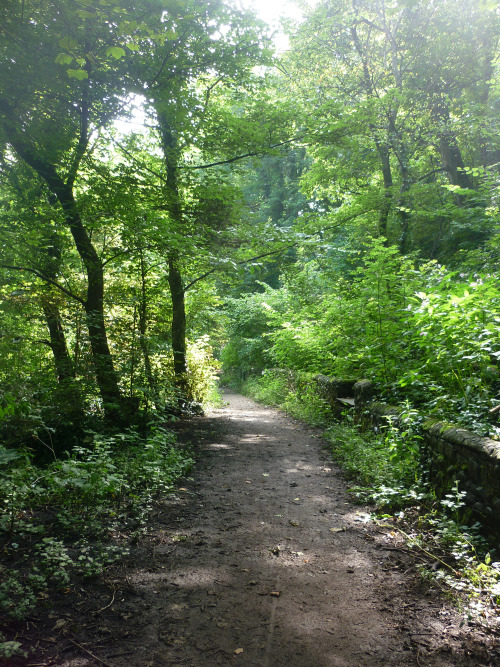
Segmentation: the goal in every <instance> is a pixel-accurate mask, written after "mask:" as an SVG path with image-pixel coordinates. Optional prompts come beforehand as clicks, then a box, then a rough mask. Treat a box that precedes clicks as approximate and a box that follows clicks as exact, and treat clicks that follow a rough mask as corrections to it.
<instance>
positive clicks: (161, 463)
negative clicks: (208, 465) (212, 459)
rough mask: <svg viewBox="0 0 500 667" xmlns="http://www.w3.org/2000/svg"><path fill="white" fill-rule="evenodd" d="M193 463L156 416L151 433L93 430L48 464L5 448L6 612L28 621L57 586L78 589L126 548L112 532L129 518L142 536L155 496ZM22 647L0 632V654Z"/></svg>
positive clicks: (2, 536)
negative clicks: (110, 433) (80, 443)
mask: <svg viewBox="0 0 500 667" xmlns="http://www.w3.org/2000/svg"><path fill="white" fill-rule="evenodd" d="M192 463H193V460H192V458H191V456H190V453H189V452H187V451H186V450H184V449H182V448H181V447H178V446H176V444H175V437H174V435H173V433H172V432H171V431H169V430H168V429H166V428H164V427H163V426H161V425H159V424H151V425H150V428H149V432H148V434H147V435H142V434H140V433H138V432H137V431H136V430H133V429H129V430H127V431H126V432H123V433H119V434H117V435H113V436H103V435H100V434H96V433H88V434H87V441H86V444H85V446H81V447H77V448H75V449H74V450H73V451H72V452H71V454H67V455H66V456H65V457H64V458H55V459H54V461H53V462H52V463H51V464H49V465H47V466H45V467H39V466H37V465H35V464H34V462H33V460H32V456H31V455H30V453H29V452H28V451H24V452H21V451H13V450H7V449H5V448H3V447H0V503H1V505H0V507H1V511H0V544H1V560H0V612H1V613H2V614H3V615H5V616H6V617H7V618H11V619H14V620H18V621H19V620H22V619H24V618H26V617H27V615H28V614H29V613H30V612H31V611H32V610H33V609H34V608H35V607H36V606H37V605H38V604H41V603H42V604H48V601H49V599H50V595H51V591H63V592H65V593H71V590H72V589H73V588H74V587H75V586H76V585H77V582H78V581H81V580H82V579H83V580H85V579H89V578H92V577H96V576H98V575H100V574H101V573H102V572H103V571H104V570H105V569H106V568H107V567H109V566H110V565H111V564H112V563H114V562H116V561H117V560H119V559H121V558H123V557H124V556H126V555H127V553H128V551H129V549H128V547H127V546H126V545H125V544H123V543H121V542H120V541H119V540H118V541H117V543H115V544H112V543H111V541H112V538H113V537H114V536H116V535H117V534H119V533H120V530H122V529H124V528H129V529H130V527H131V526H133V529H134V531H135V535H136V536H139V535H140V534H141V531H143V530H144V527H145V523H146V520H147V517H148V514H149V512H150V509H151V503H152V501H153V499H154V498H155V497H156V496H158V495H159V494H165V493H168V492H169V491H171V490H172V489H173V486H174V483H175V481H176V480H177V479H179V478H180V477H181V476H184V475H185V474H186V473H188V472H189V470H190V468H191V466H192ZM115 542H116V540H115ZM14 643H15V642H14ZM18 649H19V647H16V646H14V644H13V642H7V641H2V636H1V635H0V657H10V656H11V655H15V654H16V653H15V651H16V650H18Z"/></svg>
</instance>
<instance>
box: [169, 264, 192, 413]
mask: <svg viewBox="0 0 500 667" xmlns="http://www.w3.org/2000/svg"><path fill="white" fill-rule="evenodd" d="M176 260H177V257H176V255H175V254H174V253H172V254H171V255H170V256H169V258H168V284H169V287H170V295H171V298H172V349H173V353H174V375H175V384H176V386H177V388H178V389H179V390H180V391H181V392H182V393H183V394H184V396H185V398H186V400H188V401H189V400H191V398H192V397H191V392H190V390H189V384H188V380H187V358H186V352H187V349H186V305H185V300H184V286H183V284H182V276H181V273H180V271H179V268H178V265H177V261H176Z"/></svg>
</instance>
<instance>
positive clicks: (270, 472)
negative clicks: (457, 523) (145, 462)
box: [42, 394, 494, 667]
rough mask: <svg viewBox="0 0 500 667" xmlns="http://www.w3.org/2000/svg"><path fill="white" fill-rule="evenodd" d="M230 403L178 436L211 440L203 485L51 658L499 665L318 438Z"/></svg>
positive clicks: (181, 495) (148, 664)
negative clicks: (428, 584) (367, 509)
mask: <svg viewBox="0 0 500 667" xmlns="http://www.w3.org/2000/svg"><path fill="white" fill-rule="evenodd" d="M225 398H226V400H227V401H228V404H227V405H226V406H225V407H223V408H222V409H219V410H216V411H214V412H213V413H211V414H210V415H208V416H207V417H197V418H194V419H193V420H190V424H189V429H188V430H187V431H186V429H187V428H188V427H187V425H185V424H184V425H181V426H180V432H179V438H180V439H181V440H182V439H186V438H188V437H189V438H191V439H193V438H194V439H195V440H196V441H198V442H199V443H201V444H200V445H199V455H200V459H199V463H198V464H197V466H196V468H195V470H194V472H193V478H192V479H191V480H188V481H187V483H186V486H185V487H183V488H182V489H180V490H179V491H178V493H177V494H176V496H174V497H173V498H170V499H167V500H166V501H165V502H162V503H160V504H159V505H158V506H157V507H156V508H155V511H154V512H153V515H152V517H151V522H152V523H151V526H150V530H149V533H148V534H147V536H146V537H145V538H144V539H143V540H141V541H140V542H139V544H138V545H137V547H136V552H135V556H134V554H132V556H134V557H133V559H132V560H131V561H130V562H129V563H128V564H127V566H126V568H125V571H118V572H113V573H112V575H111V577H110V579H109V582H108V585H109V590H107V591H106V590H102V589H101V594H102V599H99V595H98V594H97V593H96V597H95V599H92V600H89V601H88V602H87V603H86V605H82V608H81V609H80V612H81V614H82V615H80V617H79V620H77V621H76V625H75V624H73V626H72V628H73V629H72V634H71V635H70V636H71V637H72V638H73V639H69V642H70V643H69V644H67V645H66V648H65V649H64V651H63V652H61V653H59V656H58V659H56V660H55V662H50V663H48V662H46V663H42V664H52V665H61V666H65V667H83V666H90V665H97V664H102V665H105V666H106V665H107V666H111V667H163V666H165V667H166V666H169V667H175V666H178V667H185V666H191V667H211V666H212V665H214V666H215V665H238V666H240V667H243V666H244V667H279V666H285V665H286V666H287V667H358V666H359V667H363V666H365V665H366V666H367V667H368V666H370V667H374V666H378V665H380V666H389V665H394V666H401V667H403V666H406V665H417V666H421V667H424V666H425V667H444V666H448V665H449V666H450V667H451V665H454V666H456V665H475V666H476V667H477V666H478V665H492V664H494V662H492V661H491V653H489V652H488V651H486V650H485V649H483V648H481V647H480V646H479V644H478V643H477V641H476V643H474V641H473V636H472V634H468V631H467V630H459V622H460V618H459V616H458V615H457V614H456V613H455V612H454V611H453V610H452V609H451V608H450V607H449V606H447V604H446V603H445V602H443V600H442V599H438V598H437V597H436V596H435V594H434V593H432V594H429V592H428V591H427V594H426V591H425V590H422V589H420V588H419V585H418V577H417V576H416V575H415V570H414V568H413V564H412V561H411V560H410V559H409V557H408V556H407V555H406V554H405V553H404V552H403V551H399V550H398V549H397V545H396V544H395V542H394V535H391V534H390V531H389V530H388V529H385V528H380V527H378V528H377V527H374V526H373V524H372V525H369V524H367V523H365V522H364V521H363V517H364V513H363V508H361V509H360V508H359V506H355V505H353V504H352V503H351V502H350V500H349V497H348V494H347V492H346V486H345V483H344V481H343V480H342V477H341V475H340V474H339V472H338V471H337V470H336V469H335V468H334V467H333V466H332V465H331V464H330V462H329V455H328V452H327V451H326V450H325V449H324V447H323V443H322V441H321V439H320V438H319V437H318V433H317V432H315V431H314V430H311V429H308V428H307V427H304V426H303V425H301V424H299V423H298V422H295V421H294V420H292V419H290V418H288V417H286V416H284V415H283V414H282V413H279V412H277V411H275V410H272V409H268V408H265V407H263V406H260V405H257V404H256V403H254V402H253V401H251V400H249V399H246V398H243V397H241V396H237V395H234V394H226V396H225ZM110 598H111V603H109V600H110ZM86 606H88V607H89V608H90V607H92V609H93V610H94V615H93V617H92V622H90V621H89V620H88V618H87V619H86V617H85V614H84V607H86ZM95 610H98V611H97V612H96V611H95ZM87 617H88V615H87ZM476 638H477V632H476ZM61 641H63V637H61ZM61 645H62V644H61ZM474 647H475V648H474ZM488 655H489V656H490V657H488ZM92 656H94V657H95V656H97V657H98V658H99V659H100V662H97V661H96V660H95V659H94V658H93V657H92ZM481 656H482V657H481Z"/></svg>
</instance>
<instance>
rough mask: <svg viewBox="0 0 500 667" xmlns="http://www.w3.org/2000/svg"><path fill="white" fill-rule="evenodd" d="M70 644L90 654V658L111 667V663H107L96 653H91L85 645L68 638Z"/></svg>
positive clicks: (105, 666)
mask: <svg viewBox="0 0 500 667" xmlns="http://www.w3.org/2000/svg"><path fill="white" fill-rule="evenodd" d="M68 641H70V642H71V643H72V644H74V645H75V646H76V647H78V648H79V649H80V650H82V651H83V652H84V653H86V654H87V655H90V657H91V658H94V660H97V662H99V663H100V664H101V665H104V667H112V665H110V664H109V662H106V661H105V660H103V659H102V658H98V657H97V656H96V655H94V654H93V653H92V651H89V650H88V649H86V648H85V646H82V645H81V644H79V643H78V642H75V641H74V640H73V639H69V640H68Z"/></svg>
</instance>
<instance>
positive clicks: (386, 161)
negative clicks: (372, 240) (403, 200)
mask: <svg viewBox="0 0 500 667" xmlns="http://www.w3.org/2000/svg"><path fill="white" fill-rule="evenodd" d="M373 131H374V136H375V145H376V146H377V151H378V154H379V157H380V166H381V169H382V177H383V179H384V200H383V202H382V206H381V208H380V212H379V219H378V233H379V236H383V237H384V238H385V239H386V244H387V220H388V218H389V213H390V211H391V207H392V197H393V195H392V186H393V182H392V170H391V162H390V158H389V148H388V146H387V144H386V143H384V142H381V141H379V139H378V138H377V137H376V134H375V130H373Z"/></svg>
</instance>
